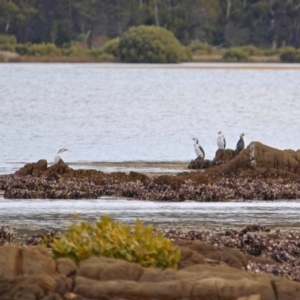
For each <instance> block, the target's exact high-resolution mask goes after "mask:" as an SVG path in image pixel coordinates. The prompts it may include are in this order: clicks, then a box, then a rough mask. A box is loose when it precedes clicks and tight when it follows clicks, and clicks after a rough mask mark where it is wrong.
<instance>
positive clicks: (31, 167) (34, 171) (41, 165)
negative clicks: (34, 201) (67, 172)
mask: <svg viewBox="0 0 300 300" xmlns="http://www.w3.org/2000/svg"><path fill="white" fill-rule="evenodd" d="M47 165H48V163H47V161H46V160H45V159H40V160H39V161H38V162H36V163H28V164H26V165H25V166H24V167H22V168H21V169H20V170H18V171H16V173H15V175H17V176H27V175H31V176H36V177H38V176H40V175H41V174H42V173H43V172H44V171H46V170H47Z"/></svg>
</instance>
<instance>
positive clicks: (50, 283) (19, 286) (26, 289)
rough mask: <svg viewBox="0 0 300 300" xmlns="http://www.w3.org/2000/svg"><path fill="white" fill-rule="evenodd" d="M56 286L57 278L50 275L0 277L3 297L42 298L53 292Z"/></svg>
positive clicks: (0, 292)
mask: <svg viewBox="0 0 300 300" xmlns="http://www.w3.org/2000/svg"><path fill="white" fill-rule="evenodd" d="M55 287H56V283H55V280H54V279H53V278H51V277H50V276H48V275H42V276H41V275H35V276H19V277H16V278H14V279H0V295H1V299H24V300H25V299H26V300H30V299H41V298H42V297H43V296H45V295H47V294H48V293H51V292H53V291H54V290H55Z"/></svg>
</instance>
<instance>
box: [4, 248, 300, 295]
mask: <svg viewBox="0 0 300 300" xmlns="http://www.w3.org/2000/svg"><path fill="white" fill-rule="evenodd" d="M189 243H190V245H189V246H190V248H186V247H182V248H181V251H182V252H183V253H185V258H184V259H186V258H187V256H189V255H190V257H193V259H189V262H190V263H189V265H184V264H181V267H180V269H179V270H175V269H164V270H161V269H154V268H144V267H141V266H140V265H138V264H135V263H129V262H126V261H122V260H117V259H112V258H104V257H90V258H89V259H87V260H85V261H82V262H81V263H80V264H79V265H78V266H76V265H75V264H74V263H73V262H72V261H71V260H70V259H67V258H60V259H57V260H53V259H52V258H51V257H50V254H49V253H47V250H41V249H40V248H39V247H28V248H27V249H26V250H24V249H25V248H23V247H16V246H2V247H0V251H1V252H0V258H1V260H0V270H3V271H1V274H0V299H37V300H39V299H56V300H60V299H107V300H115V299H124V300H136V299H146V300H147V299H149V300H151V299H157V300H160V299H161V300H165V299H169V300H173V299H174V300H175V299H207V300H210V299H215V298H216V299H220V300H231V299H240V300H241V299H244V300H245V299H248V300H253V299H260V300H285V299H300V284H299V283H296V282H293V281H290V280H287V279H285V278H281V277H274V276H272V275H267V274H251V273H249V272H246V271H245V270H242V269H240V268H234V267H230V266H228V265H227V264H226V263H224V262H218V261H214V260H211V259H207V258H205V256H202V255H201V254H200V252H201V251H203V249H204V248H205V245H204V244H202V245H200V244H199V243H198V244H193V242H189ZM191 248H194V249H195V250H197V251H194V250H191ZM188 249H190V250H188ZM201 249H202V250H201ZM24 251H26V252H27V255H26V257H23V256H22V253H25V252H24ZM29 253H31V254H29ZM187 253H190V254H189V255H187ZM207 254H208V252H207ZM241 255H242V254H241ZM34 256H36V259H33V257H34ZM182 259H183V258H182ZM192 260H193V261H194V263H192ZM25 261H26V263H25ZM45 261H46V262H45ZM30 263H32V266H30V267H29V269H30V274H29V273H28V265H29V264H30ZM23 272H25V273H26V274H23Z"/></svg>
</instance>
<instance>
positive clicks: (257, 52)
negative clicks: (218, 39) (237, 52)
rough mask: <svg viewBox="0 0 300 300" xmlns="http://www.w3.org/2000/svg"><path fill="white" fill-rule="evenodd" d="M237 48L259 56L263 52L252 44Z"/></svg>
mask: <svg viewBox="0 0 300 300" xmlns="http://www.w3.org/2000/svg"><path fill="white" fill-rule="evenodd" d="M237 49H241V50H242V51H245V52H246V53H247V54H248V55H249V56H260V55H262V54H263V52H262V51H261V50H260V49H258V48H256V47H255V46H253V45H248V46H242V47H239V48H237Z"/></svg>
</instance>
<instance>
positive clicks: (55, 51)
mask: <svg viewBox="0 0 300 300" xmlns="http://www.w3.org/2000/svg"><path fill="white" fill-rule="evenodd" d="M18 47H19V49H20V50H19V51H22V52H23V53H24V54H25V55H28V56H47V57H48V56H50V57H57V56H61V55H62V53H61V50H60V49H59V48H57V47H56V46H55V44H52V43H42V44H26V45H23V46H21V45H20V46H18ZM18 47H17V51H18Z"/></svg>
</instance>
